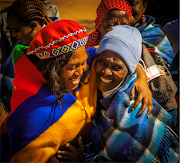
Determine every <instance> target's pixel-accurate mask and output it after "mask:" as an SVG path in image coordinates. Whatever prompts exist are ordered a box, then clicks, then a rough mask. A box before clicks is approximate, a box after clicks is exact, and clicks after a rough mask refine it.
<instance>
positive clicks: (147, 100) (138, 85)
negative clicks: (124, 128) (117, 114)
mask: <svg viewBox="0 0 180 163" xmlns="http://www.w3.org/2000/svg"><path fill="white" fill-rule="evenodd" d="M136 71H137V80H136V82H135V83H134V86H133V89H132V91H131V100H133V99H134V96H135V91H137V92H138V97H137V99H136V101H135V103H134V105H133V106H132V110H134V109H135V108H136V107H137V106H138V105H139V103H140V102H141V101H142V107H141V110H140V111H139V114H138V115H139V116H140V115H142V113H143V112H144V111H145V109H146V107H147V106H148V112H147V118H148V117H149V114H150V113H151V111H152V110H153V105H152V104H153V102H152V93H151V91H150V89H149V87H148V84H147V77H146V74H145V72H144V70H143V69H142V67H141V66H139V65H138V66H137V68H136Z"/></svg>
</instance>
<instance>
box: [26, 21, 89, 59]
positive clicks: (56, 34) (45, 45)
mask: <svg viewBox="0 0 180 163" xmlns="http://www.w3.org/2000/svg"><path fill="white" fill-rule="evenodd" d="M87 38H88V33H87V31H86V29H85V28H83V27H82V26H81V25H79V24H78V23H76V22H74V21H71V20H59V21H56V22H53V23H50V24H48V25H46V26H45V27H43V28H42V29H41V30H40V31H39V32H38V33H37V35H36V36H35V37H34V39H33V41H32V42H31V44H30V46H29V48H28V49H27V55H31V54H35V55H36V56H37V57H38V58H39V59H48V58H52V57H56V56H59V55H62V54H65V53H68V52H70V51H72V50H75V49H77V48H79V47H81V46H84V45H85V44H86V42H87Z"/></svg>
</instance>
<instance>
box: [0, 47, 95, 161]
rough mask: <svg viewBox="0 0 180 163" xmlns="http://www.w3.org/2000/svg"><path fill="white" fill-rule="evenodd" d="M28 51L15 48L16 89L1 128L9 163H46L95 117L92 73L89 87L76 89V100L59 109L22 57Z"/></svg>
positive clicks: (70, 97)
mask: <svg viewBox="0 0 180 163" xmlns="http://www.w3.org/2000/svg"><path fill="white" fill-rule="evenodd" d="M27 48H28V47H25V46H22V45H17V46H16V47H15V49H14V52H13V63H14V68H15V74H16V76H15V79H14V81H13V85H14V86H16V87H17V89H16V90H15V91H14V92H13V95H12V99H11V110H12V112H11V113H10V115H9V116H8V119H7V121H5V122H4V123H3V125H2V126H1V141H2V142H3V144H5V146H3V150H4V151H3V153H4V154H5V155H4V160H5V159H6V161H8V159H9V158H8V157H10V158H11V159H10V161H11V162H46V161H47V160H48V159H49V158H50V157H51V156H53V155H54V154H55V153H56V152H57V150H58V148H59V147H60V146H62V145H64V144H65V143H67V142H69V141H71V140H72V139H73V138H74V137H75V136H76V135H77V134H78V133H79V131H80V130H81V128H82V127H83V126H84V125H85V124H86V123H87V122H89V121H90V120H91V116H92V115H93V114H94V113H95V108H96V99H97V96H96V95H97V93H96V92H97V87H96V82H95V81H96V79H95V71H94V69H92V71H90V73H89V79H90V80H89V83H88V84H86V85H81V86H80V87H79V88H77V89H76V92H75V96H73V95H72V94H70V93H68V94H66V95H65V96H64V98H63V101H62V104H61V105H62V108H61V107H60V105H59V103H58V100H57V97H56V96H55V95H54V94H53V93H52V92H51V91H50V89H49V88H48V86H47V83H46V80H45V79H44V78H43V76H42V74H41V73H40V72H39V71H38V70H37V68H36V66H35V65H34V64H33V63H32V62H31V61H30V60H29V59H28V58H27V56H26V55H25V51H26V50H27ZM93 67H94V66H93ZM90 76H91V78H90ZM6 128H7V130H6ZM8 136H9V141H8ZM8 143H9V144H10V148H9V146H8ZM3 144H2V145H3ZM6 147H7V148H6ZM1 149H2V148H1ZM9 150H10V151H9ZM2 161H3V160H2Z"/></svg>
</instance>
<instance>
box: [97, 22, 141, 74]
mask: <svg viewBox="0 0 180 163" xmlns="http://www.w3.org/2000/svg"><path fill="white" fill-rule="evenodd" d="M106 50H110V51H113V52H115V53H117V54H119V55H120V56H121V57H122V58H123V60H124V62H125V63H126V66H127V67H128V70H129V72H130V73H134V72H135V70H136V67H137V64H138V63H139V60H140V58H141V53H142V36H141V33H140V32H139V30H138V29H137V28H135V27H131V26H129V25H116V26H114V27H112V29H111V31H109V32H108V33H106V34H105V35H104V37H103V38H102V40H101V41H100V44H99V48H98V49H97V50H96V53H97V54H100V53H101V52H103V51H106Z"/></svg>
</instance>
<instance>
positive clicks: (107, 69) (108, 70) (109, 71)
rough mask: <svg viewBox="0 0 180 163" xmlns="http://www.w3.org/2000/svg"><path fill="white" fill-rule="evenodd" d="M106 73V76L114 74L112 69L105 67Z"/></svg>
mask: <svg viewBox="0 0 180 163" xmlns="http://www.w3.org/2000/svg"><path fill="white" fill-rule="evenodd" d="M104 75H105V76H108V75H112V72H111V69H109V68H105V69H104Z"/></svg>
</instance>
